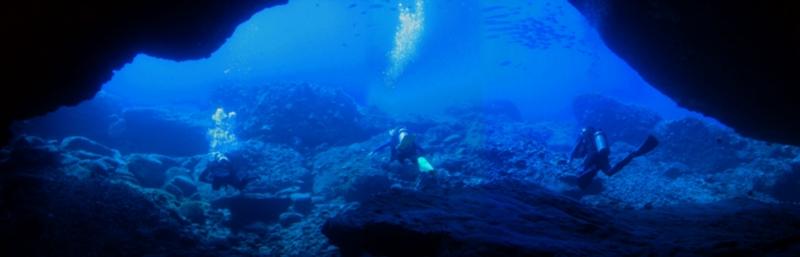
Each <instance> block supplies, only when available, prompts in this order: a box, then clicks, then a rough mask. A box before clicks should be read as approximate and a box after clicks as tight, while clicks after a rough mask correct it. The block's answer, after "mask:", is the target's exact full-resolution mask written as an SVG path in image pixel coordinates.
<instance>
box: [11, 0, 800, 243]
mask: <svg viewBox="0 0 800 257" xmlns="http://www.w3.org/2000/svg"><path fill="white" fill-rule="evenodd" d="M399 127H406V128H407V129H408V131H406V132H404V133H399V132H398V133H395V134H392V133H391V132H390V133H387V132H389V131H390V129H393V128H398V130H395V131H400V129H399ZM588 127H596V128H598V129H600V130H601V131H600V132H598V133H596V134H595V133H587V134H581V131H582V128H588ZM13 129H14V132H15V133H16V136H17V137H16V138H15V139H13V140H12V143H11V144H9V146H7V147H4V148H0V193H1V195H2V198H0V199H3V200H0V212H2V215H0V216H1V217H2V218H0V237H3V238H21V240H19V241H23V242H24V244H21V246H19V247H20V248H19V249H17V248H9V249H11V250H7V249H4V248H3V247H0V252H4V251H10V252H14V251H19V252H21V253H24V254H6V255H3V254H0V255H3V256H300V257H301V256H362V254H361V252H359V251H361V250H364V251H366V252H368V253H369V254H371V256H441V255H444V256H459V255H467V256H503V255H508V253H519V255H523V256H527V255H533V256H536V255H559V256H561V255H567V256H573V255H577V256H584V255H586V256H596V255H611V256H614V255H689V256H695V255H697V256H704V255H731V254H730V253H736V254H744V255H747V253H753V254H751V255H757V254H759V253H764V252H769V253H776V254H778V255H780V253H783V252H786V253H789V254H786V255H787V256H797V254H794V255H792V254H790V252H793V251H794V252H796V251H797V250H796V249H800V246H797V243H787V242H791V241H792V240H793V239H796V238H798V237H800V235H798V231H800V230H797V229H796V228H798V227H800V225H798V224H800V187H797V185H798V181H800V148H798V147H793V146H785V145H779V144H768V143H765V142H760V141H757V140H753V139H749V138H745V137H742V136H740V135H738V134H736V133H735V132H734V131H732V130H730V129H727V128H725V127H724V126H721V124H719V123H718V122H716V121H714V120H712V119H709V118H706V117H703V116H702V115H700V114H696V113H692V112H690V111H687V110H685V109H682V108H680V107H679V106H676V104H675V103H674V102H673V101H672V100H670V99H669V98H667V97H665V96H664V95H662V94H661V93H659V92H658V91H657V90H656V89H654V87H652V86H651V85H649V84H648V83H647V82H646V81H644V80H643V79H642V78H641V77H640V76H639V74H637V72H636V71H635V70H633V69H632V68H631V67H630V66H628V65H627V64H626V63H625V61H623V60H621V59H620V58H619V57H617V56H616V55H615V54H614V53H613V52H612V51H611V50H609V49H608V48H607V47H606V46H605V45H604V43H603V41H602V39H601V38H600V36H599V35H598V33H597V31H595V29H594V28H593V27H592V24H590V21H589V20H587V19H586V18H584V17H583V16H581V15H580V14H579V13H578V12H577V11H576V10H575V9H574V8H573V7H572V6H571V5H569V4H568V3H567V1H566V0H540V1H512V0H463V1H456V0H370V1H367V0H364V1H327V0H326V1H323V0H290V1H289V4H286V5H281V6H277V7H274V8H269V9H266V10H263V11H261V12H259V13H257V14H256V15H254V16H253V17H252V18H251V19H250V20H248V21H246V22H244V23H242V24H241V25H239V26H238V28H237V29H236V31H235V33H234V34H233V35H232V36H231V37H230V38H229V39H228V40H227V42H226V43H225V44H224V45H222V46H221V47H220V48H219V49H218V50H217V51H215V52H214V53H212V54H211V55H210V56H209V57H208V58H205V59H198V60H188V61H180V62H178V61H171V60H164V59H159V58H157V57H153V56H150V55H148V53H140V54H139V55H138V56H136V58H135V59H134V60H133V61H132V62H131V63H129V64H127V65H125V66H124V67H122V68H121V69H120V70H117V71H115V72H114V76H113V78H112V79H111V80H110V81H108V82H107V83H106V84H105V85H103V87H102V90H101V92H99V93H98V94H97V95H96V96H95V98H94V99H92V100H88V101H85V102H83V103H81V104H79V105H77V106H73V107H64V108H62V109H60V110H58V111H56V112H53V113H51V114H48V115H46V116H43V117H38V118H34V119H31V120H27V121H20V122H17V123H16V124H15V125H14V128H13ZM390 135H394V136H390ZM581 135H588V137H583V136H581ZM401 138H403V139H401ZM409 138H410V139H409ZM578 139H580V140H578ZM645 139H647V141H645ZM576 142H580V143H579V144H576ZM643 142H647V144H645V143H643ZM654 142H657V143H654ZM393 144H394V145H393ZM642 146H646V147H642ZM573 149H578V150H579V151H572V150H573ZM579 152H582V153H580V154H579ZM620 163H622V164H626V165H619V166H618V164H620ZM612 167H616V168H618V169H616V168H612ZM586 174H589V175H586ZM587 178H588V179H587ZM6 200H9V201H6ZM686 206H691V207H688V208H687V207H686ZM653 209H659V210H658V211H654V210H653ZM8 221H11V222H8ZM6 223H13V224H12V225H11V226H7V225H6ZM15 224H21V225H15ZM678 224H692V225H691V226H680V225H678ZM719 224H723V225H724V226H720V225H719ZM743 231H746V232H747V233H742V232H743ZM686 235H696V236H694V237H693V238H688V239H687V238H686ZM794 241H796V240H794ZM2 242H6V241H2V240H0V243H2ZM8 242H15V244H16V242H17V241H8ZM498 242H500V243H498ZM776 242H777V243H776ZM42 245H44V246H48V247H41V246H42ZM348 248H355V249H348ZM359 248H363V249H359ZM776 248H780V249H776ZM462 253H463V254H462ZM484 253H486V254H484ZM348 254H349V255H348ZM364 255H366V253H365V254H364ZM734 255H735V254H734Z"/></svg>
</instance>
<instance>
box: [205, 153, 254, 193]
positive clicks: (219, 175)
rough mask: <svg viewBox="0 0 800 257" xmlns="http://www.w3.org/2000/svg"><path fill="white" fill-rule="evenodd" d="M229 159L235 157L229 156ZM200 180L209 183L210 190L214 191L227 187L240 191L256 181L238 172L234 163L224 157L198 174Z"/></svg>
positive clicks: (209, 164) (211, 163) (211, 162)
mask: <svg viewBox="0 0 800 257" xmlns="http://www.w3.org/2000/svg"><path fill="white" fill-rule="evenodd" d="M231 158H236V157H235V156H231ZM200 180H201V181H204V182H208V183H211V188H212V189H214V190H219V189H221V188H223V187H226V186H229V187H233V188H235V189H236V190H239V191H242V190H243V189H244V188H245V187H246V186H247V185H248V184H250V182H253V181H254V180H256V177H253V176H246V174H243V173H242V172H239V168H237V167H236V165H235V164H234V162H233V161H231V160H230V159H229V158H227V157H225V158H219V159H214V160H212V161H210V162H209V163H208V166H207V167H206V169H205V170H204V171H203V173H201V174H200Z"/></svg>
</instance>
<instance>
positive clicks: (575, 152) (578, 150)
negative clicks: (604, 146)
mask: <svg viewBox="0 0 800 257" xmlns="http://www.w3.org/2000/svg"><path fill="white" fill-rule="evenodd" d="M582 145H583V134H581V135H580V136H579V137H578V142H575V146H574V147H573V148H572V152H570V154H569V160H567V162H568V163H569V162H572V159H575V158H577V157H579V156H580V154H581V147H582Z"/></svg>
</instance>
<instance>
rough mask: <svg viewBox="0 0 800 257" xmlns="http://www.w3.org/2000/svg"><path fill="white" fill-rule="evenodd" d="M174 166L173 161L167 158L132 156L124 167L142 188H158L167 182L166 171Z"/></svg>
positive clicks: (148, 155)
mask: <svg viewBox="0 0 800 257" xmlns="http://www.w3.org/2000/svg"><path fill="white" fill-rule="evenodd" d="M174 165H176V162H175V160H173V159H172V158H170V157H167V156H163V155H158V154H132V155H129V156H128V160H127V165H126V166H127V170H128V172H130V173H131V174H133V176H134V177H136V180H137V181H138V182H139V184H140V185H141V186H142V187H150V188H160V187H161V186H163V185H164V183H165V182H166V181H167V170H168V169H169V168H170V167H172V166H174Z"/></svg>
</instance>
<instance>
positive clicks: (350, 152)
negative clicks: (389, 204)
mask: <svg viewBox="0 0 800 257" xmlns="http://www.w3.org/2000/svg"><path fill="white" fill-rule="evenodd" d="M382 140H383V137H380V136H379V137H375V138H373V139H371V140H370V141H367V143H365V144H354V145H351V146H344V147H334V148H331V149H329V150H327V151H324V152H321V153H319V154H317V155H316V156H314V159H313V162H312V170H313V172H314V185H313V192H314V194H317V195H321V196H326V197H330V198H335V197H338V196H356V195H361V194H370V193H366V192H363V191H362V189H365V188H362V187H359V186H358V185H364V184H363V183H360V182H359V181H362V180H363V179H364V178H368V177H386V176H388V175H387V174H386V171H384V170H382V169H381V168H380V164H379V162H380V160H379V157H376V158H375V159H372V158H370V156H368V154H369V152H370V151H371V150H372V149H370V147H369V146H378V145H380V144H381V143H382V142H381V141H382ZM386 155H388V153H387V154H386ZM381 156H383V154H381ZM387 159H388V158H387ZM387 189H388V188H387ZM370 191H371V190H370ZM356 198H357V197H356ZM353 200H355V199H353Z"/></svg>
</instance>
